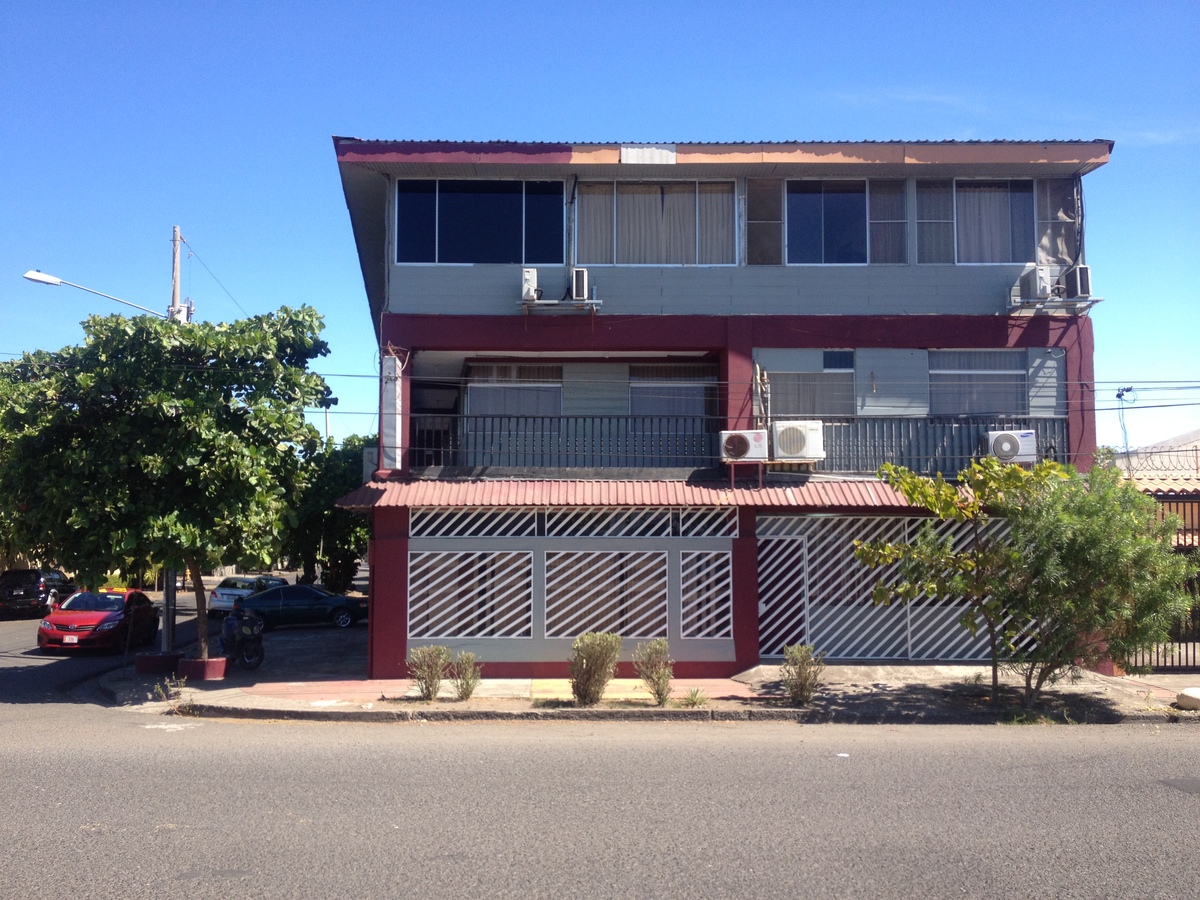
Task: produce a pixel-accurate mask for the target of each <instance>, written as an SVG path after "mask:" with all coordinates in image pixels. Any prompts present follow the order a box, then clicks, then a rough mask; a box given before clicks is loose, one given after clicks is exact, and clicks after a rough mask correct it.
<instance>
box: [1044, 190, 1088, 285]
mask: <svg viewBox="0 0 1200 900" xmlns="http://www.w3.org/2000/svg"><path fill="white" fill-rule="evenodd" d="M1037 217H1038V247H1037V251H1038V255H1037V261H1038V262H1039V263H1040V264H1041V265H1059V266H1069V265H1073V264H1074V263H1075V262H1077V261H1078V260H1079V234H1078V226H1077V224H1076V205H1075V182H1074V181H1072V180H1071V179H1069V178H1047V179H1043V180H1041V181H1038V183H1037Z"/></svg>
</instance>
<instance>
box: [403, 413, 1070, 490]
mask: <svg viewBox="0 0 1200 900" xmlns="http://www.w3.org/2000/svg"><path fill="white" fill-rule="evenodd" d="M822 421H823V422H824V439H825V440H824V443H825V454H826V455H825V459H824V460H822V461H820V462H817V463H816V464H815V466H814V469H815V471H818V472H857V473H870V472H874V471H875V470H876V469H878V468H879V466H880V465H882V464H883V463H885V462H893V463H898V464H900V465H904V466H907V467H908V468H910V469H912V470H914V471H917V472H922V473H926V474H933V473H935V472H941V473H943V474H945V475H954V474H956V473H958V472H959V471H960V470H962V469H964V468H966V466H967V465H968V464H969V463H970V462H971V460H972V459H977V458H978V457H979V456H980V455H981V454H982V453H983V450H984V443H985V439H986V436H987V432H989V431H1033V432H1034V433H1035V434H1036V435H1037V438H1036V440H1037V448H1038V456H1039V458H1043V459H1053V460H1056V461H1058V462H1066V461H1067V450H1068V444H1067V422H1066V419H1050V418H1033V417H997V416H937V417H926V418H919V417H906V416H893V417H886V418H885V417H839V418H824V419H822ZM725 427H726V426H725V420H724V419H722V418H719V417H712V416H450V415H426V414H415V415H413V416H412V423H411V431H410V434H411V444H410V450H411V453H410V459H411V465H412V466H413V467H415V468H418V469H419V468H423V467H427V466H458V467H468V468H484V467H500V468H529V469H538V468H555V469H562V468H689V469H701V468H715V467H717V466H718V465H719V464H720V449H719V447H718V436H719V432H720V431H721V430H722V429H723V428H725Z"/></svg>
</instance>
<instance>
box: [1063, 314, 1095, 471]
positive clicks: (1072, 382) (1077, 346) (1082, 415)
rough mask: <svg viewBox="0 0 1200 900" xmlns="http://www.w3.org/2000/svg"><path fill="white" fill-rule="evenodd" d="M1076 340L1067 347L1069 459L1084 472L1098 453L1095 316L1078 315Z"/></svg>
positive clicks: (1076, 318) (1076, 319)
mask: <svg viewBox="0 0 1200 900" xmlns="http://www.w3.org/2000/svg"><path fill="white" fill-rule="evenodd" d="M1075 324H1076V331H1075V340H1074V341H1072V342H1071V343H1070V344H1069V345H1068V347H1067V360H1066V361H1067V435H1068V441H1069V442H1070V456H1069V457H1068V459H1069V460H1070V461H1071V463H1072V464H1073V465H1074V466H1075V468H1077V469H1079V470H1080V471H1081V472H1086V471H1087V470H1088V469H1090V468H1091V467H1092V463H1093V461H1094V460H1095V454H1096V369H1095V361H1094V359H1093V354H1094V353H1095V340H1094V338H1093V335H1092V320H1091V319H1090V318H1088V317H1087V316H1076V317H1075Z"/></svg>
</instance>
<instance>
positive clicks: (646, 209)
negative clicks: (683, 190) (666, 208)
mask: <svg viewBox="0 0 1200 900" xmlns="http://www.w3.org/2000/svg"><path fill="white" fill-rule="evenodd" d="M662 229H663V215H662V191H661V188H660V186H659V185H657V184H636V183H626V184H618V185H617V262H618V263H624V264H628V265H637V264H639V263H640V264H646V263H658V262H661V260H660V259H659V255H660V253H661V247H662V243H663V240H662Z"/></svg>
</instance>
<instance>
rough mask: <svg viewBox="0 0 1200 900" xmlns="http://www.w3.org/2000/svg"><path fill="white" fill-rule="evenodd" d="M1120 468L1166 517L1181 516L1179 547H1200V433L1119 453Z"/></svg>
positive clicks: (1118, 463) (1191, 433)
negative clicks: (1155, 503) (1153, 500)
mask: <svg viewBox="0 0 1200 900" xmlns="http://www.w3.org/2000/svg"><path fill="white" fill-rule="evenodd" d="M1116 461H1117V467H1118V468H1119V469H1121V471H1123V472H1125V474H1126V475H1127V476H1128V477H1129V478H1130V479H1131V480H1132V481H1133V483H1134V484H1136V485H1137V486H1138V487H1139V488H1141V490H1142V491H1144V492H1145V493H1147V494H1149V495H1150V496H1152V497H1153V498H1154V499H1155V500H1156V501H1158V503H1159V506H1160V508H1161V510H1162V512H1163V514H1165V515H1166V514H1173V515H1176V516H1178V517H1179V519H1180V522H1181V523H1182V527H1181V528H1180V529H1179V531H1178V533H1177V534H1176V537H1175V546H1176V547H1178V548H1180V549H1183V550H1192V551H1194V550H1195V549H1196V548H1197V547H1200V430H1197V431H1190V432H1188V433H1187V434H1181V435H1179V436H1178V437H1173V438H1169V439H1168V440H1165V441H1160V442H1159V443H1157V444H1151V445H1149V446H1146V447H1139V448H1138V449H1137V450H1130V451H1127V452H1123V453H1118V454H1117V460H1116Z"/></svg>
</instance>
